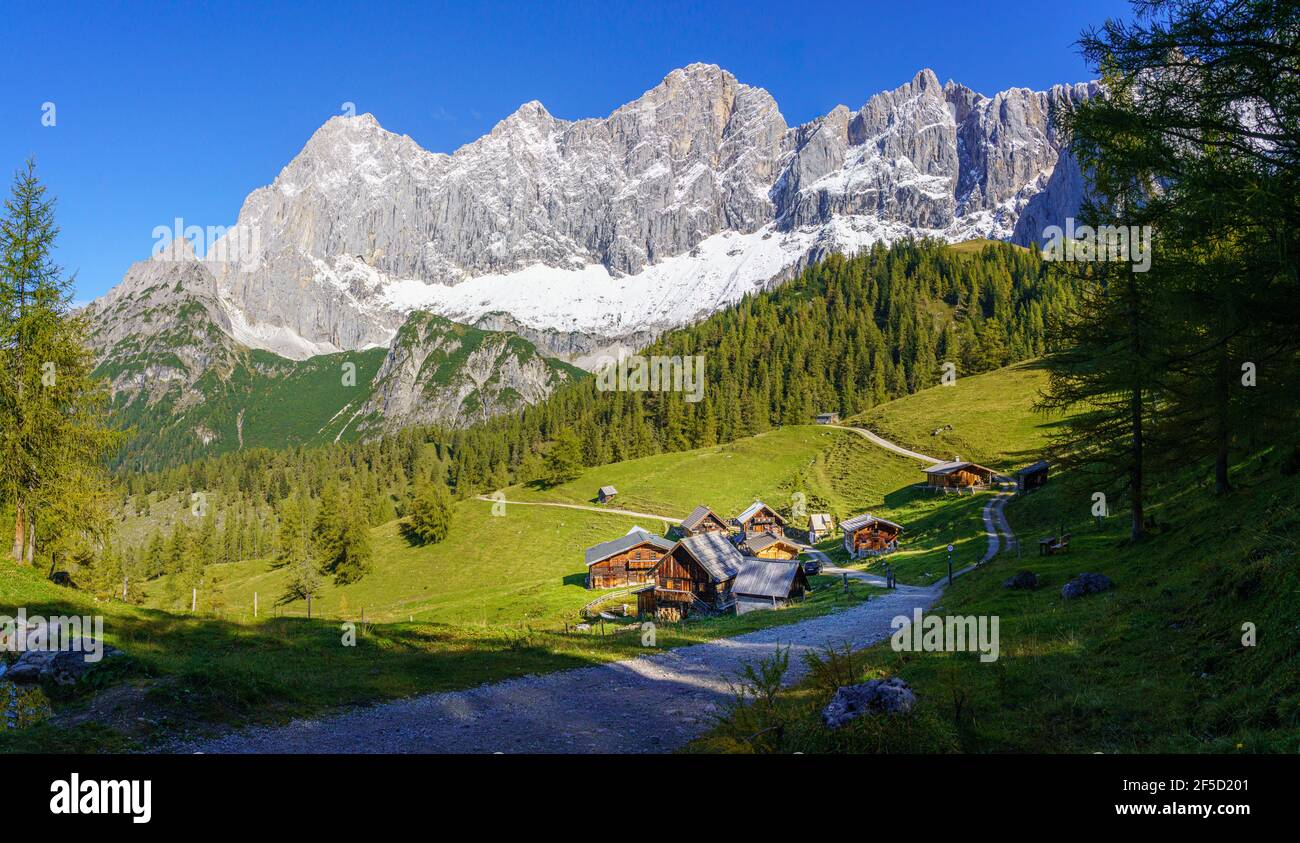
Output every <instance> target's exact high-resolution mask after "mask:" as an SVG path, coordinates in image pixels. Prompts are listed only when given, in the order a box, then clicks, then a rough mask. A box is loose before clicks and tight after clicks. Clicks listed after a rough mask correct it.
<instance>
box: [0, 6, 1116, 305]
mask: <svg viewBox="0 0 1300 843" xmlns="http://www.w3.org/2000/svg"><path fill="white" fill-rule="evenodd" d="M1107 16H1128V5H1127V3H1126V2H1121V1H1120V0H1093V2H1089V3H1060V4H1056V3H1054V4H1050V5H1049V4H1044V3H1042V2H1003V3H980V2H972V0H967V2H950V0H935V2H874V0H868V2H863V0H857V2H851V3H821V2H813V1H812V0H800V2H794V3H791V2H789V0H782V2H775V3H766V2H745V3H727V2H717V3H708V4H704V3H677V2H662V3H651V2H644V3H631V4H622V3H617V2H599V3H585V2H582V3H577V2H575V3H565V4H560V3H557V4H528V3H522V2H520V3H500V4H498V3H469V2H464V3H455V4H443V3H437V2H423V3H409V4H408V3H379V2H371V3H355V4H351V3H329V2H319V3H313V4H307V3H303V4H297V3H293V4H290V3H275V2H273V0H268V2H266V3H263V4H251V3H249V4H245V3H240V2H221V3H211V4H198V3H196V4H192V5H187V6H181V5H172V4H162V3H159V4H146V3H111V2H103V3H94V4H91V3H67V4H62V3H58V2H30V3H29V2H14V0H5V2H4V11H3V15H2V16H0V40H2V41H3V42H4V43H5V49H4V50H3V51H0V168H3V170H4V175H5V177H6V183H7V181H8V176H9V174H10V173H11V172H12V171H13V170H14V169H16V168H17V167H18V165H19V164H21V162H22V161H23V160H24V159H25V158H26V157H27V156H29V155H35V156H36V158H37V163H38V167H39V170H40V174H41V176H42V178H43V179H44V180H45V181H46V183H47V184H48V185H49V186H50V188H51V190H52V191H53V192H54V193H55V195H56V196H57V197H58V199H59V222H60V224H61V226H62V229H63V234H62V237H61V242H60V251H59V260H60V262H61V263H62V264H63V265H64V266H65V267H66V268H67V269H68V270H69V271H75V272H76V273H77V298H78V299H83V300H84V299H89V298H92V297H94V296H97V295H99V294H101V293H103V292H104V291H106V290H107V289H108V288H109V287H111V286H113V285H114V284H116V283H117V282H118V281H119V280H120V279H121V277H122V274H123V273H124V272H125V271H126V269H127V267H128V266H129V265H130V264H131V263H132V262H133V261H136V260H139V259H141V258H144V257H147V256H148V255H149V253H150V249H151V248H152V246H153V242H154V241H153V230H154V228H155V227H156V226H159V225H166V226H171V225H172V222H173V220H174V219H175V218H176V217H181V218H183V219H184V221H185V223H186V224H187V225H193V224H197V225H200V226H209V225H230V224H233V223H234V221H235V217H236V215H237V214H238V211H239V206H240V204H241V203H242V201H243V199H244V197H245V196H246V195H247V194H248V193H249V192H250V191H251V190H253V189H255V188H257V187H259V186H261V185H264V184H269V183H270V182H271V181H272V180H273V179H274V178H275V176H276V174H277V173H278V172H279V171H280V168H281V167H283V166H284V165H285V164H286V163H288V161H289V160H290V159H291V158H292V157H293V156H294V154H296V153H297V152H298V151H299V150H300V149H301V148H302V146H303V144H304V143H305V142H306V141H307V138H308V137H310V136H311V133H312V132H313V131H314V130H315V129H316V128H317V127H318V126H320V124H321V123H323V122H324V121H325V120H327V119H328V118H329V117H330V116H332V115H334V114H337V113H339V112H340V110H341V109H342V107H343V103H345V102H352V103H355V104H356V107H357V110H358V111H359V112H365V111H369V112H371V113H373V114H374V115H375V116H376V117H377V118H378V120H379V122H380V124H381V125H383V126H384V127H385V128H387V129H389V130H390V131H395V132H399V133H403V134H409V135H411V136H412V137H413V138H414V139H415V140H416V141H417V142H418V143H420V145H422V146H423V147H425V148H426V149H430V150H434V151H445V152H450V151H452V150H454V149H456V148H457V147H458V146H460V145H462V144H464V143H466V142H468V141H470V140H473V139H474V138H475V137H478V136H479V135H481V134H483V133H485V132H487V131H489V130H490V129H491V128H492V126H493V125H494V124H495V123H496V122H497V121H498V120H500V119H501V118H503V117H505V116H506V115H508V114H509V113H510V112H512V111H513V110H514V109H515V108H516V107H517V106H518V105H519V104H521V103H523V102H527V101H528V100H532V99H537V100H540V101H541V102H542V103H544V104H545V105H546V107H547V109H548V110H550V112H551V113H552V114H554V115H556V116H557V117H563V118H566V119H576V118H581V117H591V116H604V115H606V114H608V113H609V112H610V111H612V110H613V109H615V108H616V107H618V106H619V105H621V104H623V103H625V102H627V101H629V100H631V99H634V98H635V97H637V96H639V95H640V94H641V93H642V92H643V91H645V90H646V89H648V88H650V87H652V86H654V85H655V84H656V83H657V82H658V81H659V80H660V79H662V78H663V76H664V75H665V74H666V73H668V71H670V70H672V69H673V68H676V67H680V66H682V65H685V64H689V63H691V62H693V61H704V62H712V63H715V64H719V65H721V66H722V67H725V68H727V69H728V70H730V71H731V72H732V73H734V74H735V75H736V76H737V77H738V78H739V79H740V80H741V81H742V82H745V83H747V84H751V85H757V86H760V87H763V88H766V89H767V90H768V91H770V92H771V93H772V95H773V96H774V97H775V98H776V101H777V103H778V104H779V105H780V107H781V111H782V113H783V114H784V116H785V118H786V121H787V122H789V123H791V124H795V123H800V122H804V121H807V120H809V119H811V118H813V117H816V116H818V115H820V114H824V113H826V112H827V111H829V110H830V109H831V108H833V107H834V106H836V105H837V104H840V103H843V104H845V105H848V106H850V107H852V108H857V107H858V106H860V105H861V104H862V103H863V102H865V101H866V100H867V98H868V97H870V96H871V95H872V94H873V93H876V92H878V91H881V90H885V89H888V88H893V87H896V86H898V85H900V84H902V83H904V82H906V81H907V80H908V79H910V78H911V77H912V75H913V74H914V73H915V72H916V71H917V70H919V69H920V68H922V67H930V68H933V69H934V71H935V72H936V73H937V74H938V75H939V78H940V79H949V78H952V79H956V80H958V81H960V82H963V83H965V84H967V85H969V86H971V87H972V88H975V89H976V90H978V91H981V92H984V93H992V92H994V91H997V90H1000V89H1003V88H1008V87H1012V86H1016V85H1024V86H1028V87H1033V88H1043V87H1046V86H1048V85H1051V84H1053V83H1055V82H1073V81H1081V80H1084V79H1088V78H1091V76H1092V75H1093V74H1091V73H1090V72H1089V69H1088V68H1087V67H1085V66H1084V64H1083V62H1082V60H1081V59H1080V58H1079V56H1078V53H1077V51H1076V49H1075V47H1074V46H1073V43H1074V41H1075V40H1076V38H1077V36H1078V34H1079V32H1080V30H1081V29H1082V28H1084V27H1085V26H1087V25H1089V24H1098V23H1101V22H1102V21H1103V20H1104V19H1105V18H1106V17H1107ZM45 103H53V104H54V107H55V111H54V116H55V118H56V122H55V125H53V126H45V125H42V116H43V114H44V113H45V112H44V111H43V107H44V104H45ZM5 190H6V192H7V186H6V188H5Z"/></svg>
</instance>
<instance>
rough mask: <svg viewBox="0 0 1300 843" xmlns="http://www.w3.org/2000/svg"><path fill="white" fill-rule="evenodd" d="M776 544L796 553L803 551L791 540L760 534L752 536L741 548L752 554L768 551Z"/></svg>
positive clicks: (769, 534)
mask: <svg viewBox="0 0 1300 843" xmlns="http://www.w3.org/2000/svg"><path fill="white" fill-rule="evenodd" d="M774 544H783V545H786V546H788V547H790V548H792V549H794V550H796V551H798V550H800V549H801V548H800V547H799V545H797V544H795V543H794V542H792V541H790V540H789V539H783V538H781V537H780V536H774V535H772V534H771V533H759V534H758V535H757V536H751V537H750V538H747V539H745V541H743V542H742V543H741V545H740V546H741V548H743V549H744V550H747V551H749V552H750V553H758V552H759V551H761V550H767V549H768V548H769V547H771V546H772V545H774Z"/></svg>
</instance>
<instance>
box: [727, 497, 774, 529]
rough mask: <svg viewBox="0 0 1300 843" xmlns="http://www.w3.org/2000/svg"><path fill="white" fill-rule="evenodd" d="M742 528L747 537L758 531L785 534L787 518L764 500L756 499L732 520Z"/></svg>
mask: <svg viewBox="0 0 1300 843" xmlns="http://www.w3.org/2000/svg"><path fill="white" fill-rule="evenodd" d="M731 523H732V524H735V525H736V526H737V527H739V528H740V532H741V533H743V534H744V536H745V538H749V537H750V536H752V535H756V534H758V533H771V534H773V535H777V536H784V535H785V519H784V518H782V517H781V515H780V514H779V513H778V512H777V511H776V510H775V509H773V508H772V507H770V506H768V505H767V504H765V503H763V502H762V501H754V502H753V503H751V504H750V505H749V507H748V508H747V509H746V510H745V511H744V512H742V513H740V514H739V515H737V516H736V517H735V518H733V519H732V520H731Z"/></svg>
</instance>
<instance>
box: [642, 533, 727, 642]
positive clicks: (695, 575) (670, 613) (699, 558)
mask: <svg viewBox="0 0 1300 843" xmlns="http://www.w3.org/2000/svg"><path fill="white" fill-rule="evenodd" d="M744 562H745V557H743V556H742V555H741V553H740V551H739V550H737V549H736V547H735V546H734V545H733V544H732V543H731V542H730V541H728V540H727V537H726V536H724V535H721V534H719V533H702V534H700V535H698V536H687V537H686V538H684V539H682V540H681V541H679V542H677V543H676V544H674V545H673V546H672V547H671V548H670V549H669V550H668V551H667V552H666V553H665V554H664V555H663V557H662V558H660V560H659V563H658V564H657V565H656V566H655V571H654V574H655V585H654V588H646V589H642V590H640V591H638V592H637V611H638V612H640V613H641V614H642V615H648V614H653V615H654V616H655V617H656V618H658V619H659V620H661V621H679V620H683V619H684V618H686V617H688V616H690V615H691V614H693V613H698V612H720V611H725V610H727V609H729V608H731V605H732V603H733V602H734V600H733V598H732V596H731V583H732V580H734V579H735V578H736V574H738V573H739V572H740V569H741V567H742V566H743V565H744Z"/></svg>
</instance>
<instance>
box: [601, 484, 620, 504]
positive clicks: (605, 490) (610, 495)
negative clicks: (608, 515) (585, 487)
mask: <svg viewBox="0 0 1300 843" xmlns="http://www.w3.org/2000/svg"><path fill="white" fill-rule="evenodd" d="M617 494H618V489H615V488H614V487H613V486H601V487H600V489H599V490H598V491H597V492H596V500H598V501H600V502H601V503H609V502H610V501H612V500H613V499H614V496H615V495H617Z"/></svg>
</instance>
